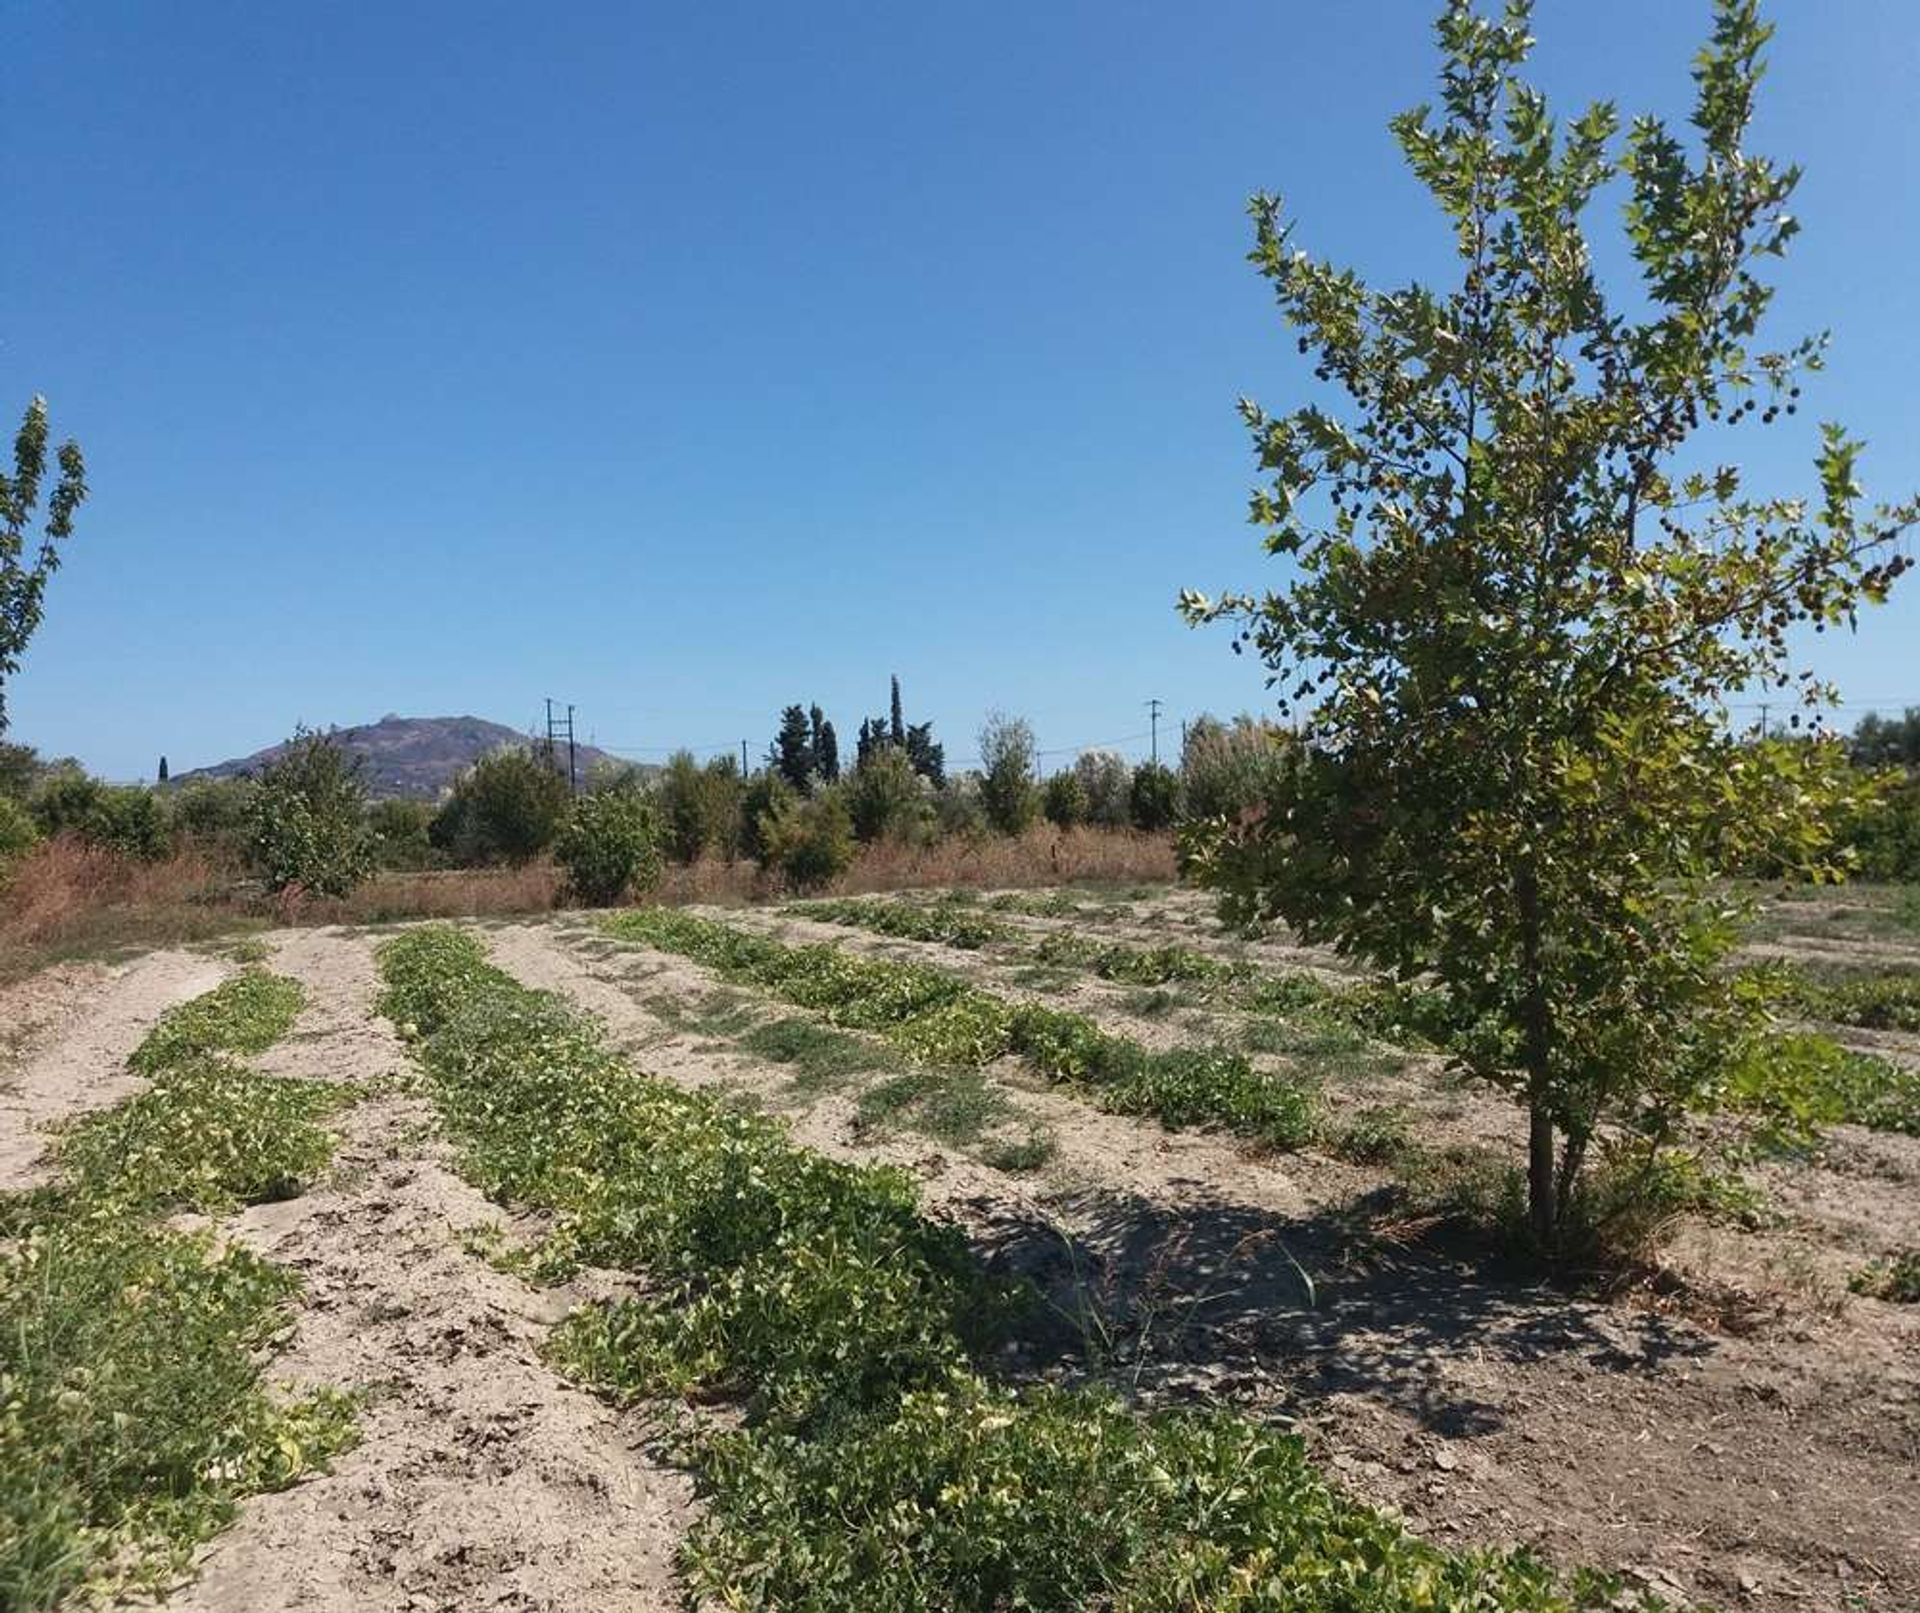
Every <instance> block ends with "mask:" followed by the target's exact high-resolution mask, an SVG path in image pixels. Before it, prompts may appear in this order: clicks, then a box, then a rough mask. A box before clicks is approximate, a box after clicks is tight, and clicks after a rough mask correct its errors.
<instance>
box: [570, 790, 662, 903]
mask: <svg viewBox="0 0 1920 1613" xmlns="http://www.w3.org/2000/svg"><path fill="white" fill-rule="evenodd" d="M553 858H554V861H555V862H557V863H559V865H560V866H561V867H562V868H564V869H565V870H566V873H567V891H568V893H569V894H570V895H571V896H572V897H573V898H574V899H575V900H576V901H581V902H585V903H587V904H589V905H590V906H594V907H610V906H612V905H613V904H614V903H615V902H621V901H625V900H626V899H627V898H628V897H629V896H643V895H645V894H646V893H647V892H648V891H651V890H652V889H653V888H654V887H655V886H656V885H658V884H659V883H660V873H661V868H660V837H659V825H658V821H657V819H656V817H655V815H654V810H653V805H652V803H651V802H649V801H648V800H647V798H646V797H645V796H644V795H642V794H641V793H640V792H639V791H638V790H620V789H615V790H595V791H594V792H592V793H591V794H589V795H583V796H581V797H580V798H579V800H577V801H575V802H574V803H573V807H572V810H571V811H570V812H569V813H568V814H567V821H566V823H565V824H564V825H562V827H561V830H560V834H559V837H558V838H557V839H556V840H555V841H554V844H553Z"/></svg>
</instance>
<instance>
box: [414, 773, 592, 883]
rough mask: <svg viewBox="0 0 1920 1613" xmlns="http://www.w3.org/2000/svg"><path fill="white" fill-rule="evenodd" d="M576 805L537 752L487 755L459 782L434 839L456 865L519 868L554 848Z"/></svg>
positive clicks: (562, 781)
mask: <svg viewBox="0 0 1920 1613" xmlns="http://www.w3.org/2000/svg"><path fill="white" fill-rule="evenodd" d="M572 804H573V796H572V792H571V791H570V790H569V789H568V788H567V781H566V779H565V778H563V777H562V776H561V775H560V773H559V772H558V771H557V770H556V769H555V768H553V767H551V766H549V765H548V763H547V762H546V761H545V760H544V759H543V758H541V757H539V756H536V755H534V754H533V752H532V751H530V750H526V749H522V748H518V747H508V748H504V749H501V750H497V751H495V752H493V754H492V755H490V756H483V757H481V758H480V760H479V761H477V762H475V763H474V764H473V766H471V767H470V768H468V769H467V770H466V772H464V773H462V774H461V775H460V777H459V778H458V779H457V780H456V781H455V783H454V786H453V794H452V795H451V796H449V797H448V798H447V801H446V804H445V805H444V806H442V807H441V809H440V811H439V813H438V814H437V815H436V816H435V818H434V820H433V824H432V827H431V829H430V830H429V833H430V836H431V838H432V840H433V843H434V845H435V846H437V847H438V848H439V849H440V850H442V851H444V852H446V853H447V855H448V856H449V857H451V858H452V859H453V860H454V861H455V862H456V863H460V864H462V865H463V866H468V867H471V866H475V865H478V864H485V863H507V864H509V865H511V866H513V867H520V866H523V865H524V864H526V863H529V862H531V861H532V860H533V859H534V858H535V857H538V856H539V855H540V854H541V853H542V852H543V851H545V850H546V849H547V848H548V847H549V846H551V845H552V844H553V839H554V836H555V835H557V834H559V832H560V825H561V824H563V823H564V822H566V819H567V812H568V809H569V808H570V807H571V806H572Z"/></svg>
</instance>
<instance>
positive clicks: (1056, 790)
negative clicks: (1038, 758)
mask: <svg viewBox="0 0 1920 1613" xmlns="http://www.w3.org/2000/svg"><path fill="white" fill-rule="evenodd" d="M1041 810H1042V811H1043V812H1045V813H1046V815H1047V822H1049V823H1051V824H1052V825H1053V826H1054V827H1055V828H1057V829H1071V828H1074V827H1075V826H1076V825H1079V824H1082V823H1085V822H1086V821H1087V787H1086V786H1085V785H1084V784H1082V783H1081V782H1080V775H1079V774H1078V773H1074V772H1071V771H1068V772H1064V773H1055V774H1054V775H1053V777H1052V778H1050V779H1048V780H1047V791H1046V799H1045V801H1044V802H1043V803H1042V805H1041Z"/></svg>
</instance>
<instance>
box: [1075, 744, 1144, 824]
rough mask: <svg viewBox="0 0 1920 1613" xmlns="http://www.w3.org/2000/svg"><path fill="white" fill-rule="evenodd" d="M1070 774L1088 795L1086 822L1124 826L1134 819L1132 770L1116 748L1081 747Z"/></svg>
mask: <svg viewBox="0 0 1920 1613" xmlns="http://www.w3.org/2000/svg"><path fill="white" fill-rule="evenodd" d="M1073 776H1074V777H1075V778H1077V779H1078V780H1079V781H1080V788H1081V790H1082V791H1083V792H1084V793H1085V795H1086V798H1087V822H1089V823H1095V824H1098V825H1099V826H1100V827H1101V828H1103V829H1124V828H1125V827H1126V826H1127V825H1128V824H1129V823H1130V822H1132V821H1133V772H1132V770H1131V769H1130V768H1129V767H1128V766H1127V763H1126V758H1125V757H1123V756H1121V755H1120V753H1119V752H1118V751H1110V750H1089V751H1082V752H1081V753H1080V754H1079V755H1078V756H1077V757H1075V758H1074V762H1073Z"/></svg>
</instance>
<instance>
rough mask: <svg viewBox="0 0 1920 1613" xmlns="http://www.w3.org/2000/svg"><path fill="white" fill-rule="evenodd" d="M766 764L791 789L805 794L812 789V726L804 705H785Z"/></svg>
mask: <svg viewBox="0 0 1920 1613" xmlns="http://www.w3.org/2000/svg"><path fill="white" fill-rule="evenodd" d="M767 760H768V762H769V763H770V764H771V765H772V766H773V769H774V771H775V772H777V773H778V774H779V775H780V776H781V777H782V778H783V779H785V780H786V781H787V783H788V784H790V785H791V786H792V787H793V788H794V789H796V790H798V791H800V792H801V793H802V794H805V793H806V792H807V791H808V790H810V789H812V788H813V773H814V754H813V724H812V723H811V722H810V721H809V720H808V717H807V708H806V707H805V706H788V707H787V709H786V710H785V711H783V712H781V713H780V731H779V733H777V734H775V735H774V736H773V749H772V750H771V751H770V752H768V755H767Z"/></svg>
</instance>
